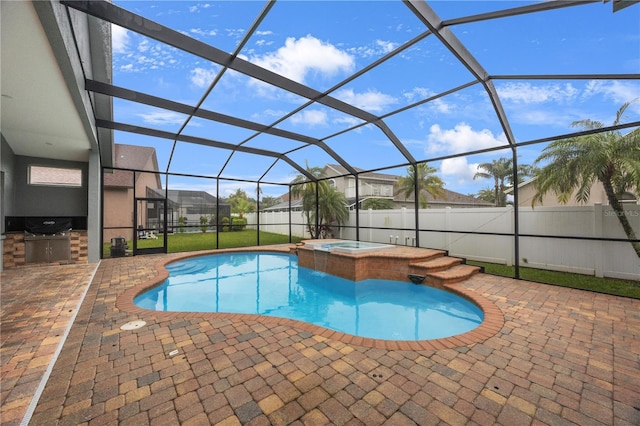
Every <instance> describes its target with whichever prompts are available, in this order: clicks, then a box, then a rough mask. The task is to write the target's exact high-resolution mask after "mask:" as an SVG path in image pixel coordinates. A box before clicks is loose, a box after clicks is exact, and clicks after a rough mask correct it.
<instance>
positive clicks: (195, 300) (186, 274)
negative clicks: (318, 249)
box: [134, 252, 484, 340]
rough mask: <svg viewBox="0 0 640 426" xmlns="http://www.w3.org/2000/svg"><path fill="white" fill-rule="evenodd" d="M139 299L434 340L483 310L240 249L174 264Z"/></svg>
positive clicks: (424, 290) (449, 297)
mask: <svg viewBox="0 0 640 426" xmlns="http://www.w3.org/2000/svg"><path fill="white" fill-rule="evenodd" d="M166 268H167V270H168V271H169V278H168V279H167V280H165V281H164V282H163V283H162V284H161V285H159V286H157V287H155V288H153V289H150V290H148V291H146V292H144V293H142V294H140V295H139V296H137V297H136V298H135V300H134V303H135V305H137V306H138V307H140V308H143V309H150V310H157V311H172V312H228V313H247V314H258V315H267V316H274V317H280V318H289V319H294V320H298V321H304V322H307V323H311V324H315V325H318V326H321V327H325V328H328V329H332V330H336V331H339V332H342V333H346V334H351V335H354V336H361V337H369V338H374V339H384V340H430V339H438V338H443V337H450V336H454V335H458V334H462V333H465V332H467V331H470V330H472V329H474V328H476V327H478V326H479V325H480V323H481V322H482V320H483V317H484V315H483V312H482V310H481V309H480V308H478V307H477V306H476V305H474V304H473V303H471V302H469V301H467V300H466V299H463V298H461V297H459V296H456V295H454V294H452V293H449V292H446V291H442V290H438V289H435V288H432V287H428V286H423V285H414V284H411V283H405V282H400V281H390V280H378V279H372V280H363V281H358V282H353V281H349V280H345V279H343V278H339V277H336V276H332V275H327V274H324V273H322V272H317V271H313V270H311V269H307V268H303V267H298V263H297V258H296V257H295V256H293V255H289V254H279V253H278V254H276V253H265V252H238V253H226V254H215V255H207V256H201V257H195V258H189V259H185V260H181V261H177V262H173V263H170V264H168V265H167V266H166Z"/></svg>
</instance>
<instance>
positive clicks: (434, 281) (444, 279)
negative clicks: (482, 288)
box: [427, 265, 480, 287]
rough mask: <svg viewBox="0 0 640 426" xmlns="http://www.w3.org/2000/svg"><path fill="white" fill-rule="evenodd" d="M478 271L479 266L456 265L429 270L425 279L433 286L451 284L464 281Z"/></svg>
mask: <svg viewBox="0 0 640 426" xmlns="http://www.w3.org/2000/svg"><path fill="white" fill-rule="evenodd" d="M478 272H480V267H479V266H472V265H456V266H454V267H452V268H449V269H447V270H444V271H438V272H430V273H428V274H427V281H428V282H429V284H431V285H433V286H435V287H442V286H443V285H445V284H453V283H457V282H460V281H464V280H466V279H467V278H470V277H471V276H472V275H474V274H477V273H478Z"/></svg>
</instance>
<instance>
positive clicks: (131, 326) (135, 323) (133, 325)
mask: <svg viewBox="0 0 640 426" xmlns="http://www.w3.org/2000/svg"><path fill="white" fill-rule="evenodd" d="M146 324H147V323H146V322H144V321H142V320H136V321H129V322H128V323H126V324H123V325H121V326H120V330H136V329H138V328H140V327H144V326H145V325H146Z"/></svg>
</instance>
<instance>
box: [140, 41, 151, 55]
mask: <svg viewBox="0 0 640 426" xmlns="http://www.w3.org/2000/svg"><path fill="white" fill-rule="evenodd" d="M149 48H150V46H149V40H142V41H141V42H140V43H139V44H138V52H146V51H148V50H149Z"/></svg>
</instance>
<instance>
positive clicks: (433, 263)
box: [411, 256, 462, 273]
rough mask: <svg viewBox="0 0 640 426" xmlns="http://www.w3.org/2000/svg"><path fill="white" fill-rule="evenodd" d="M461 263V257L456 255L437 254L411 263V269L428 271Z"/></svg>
mask: <svg viewBox="0 0 640 426" xmlns="http://www.w3.org/2000/svg"><path fill="white" fill-rule="evenodd" d="M460 263H462V259H459V258H457V257H449V256H439V257H436V258H435V259H430V260H427V261H422V262H415V263H411V269H412V270H413V271H415V272H416V273H420V272H422V273H430V272H438V271H444V270H446V269H449V268H452V267H454V266H456V265H459V264H460Z"/></svg>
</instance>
